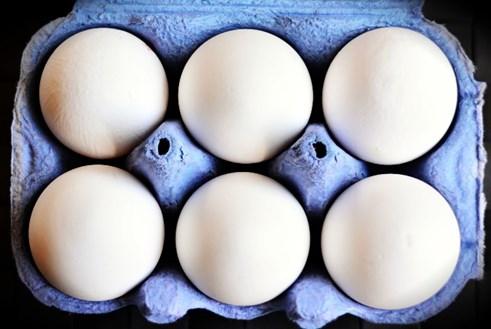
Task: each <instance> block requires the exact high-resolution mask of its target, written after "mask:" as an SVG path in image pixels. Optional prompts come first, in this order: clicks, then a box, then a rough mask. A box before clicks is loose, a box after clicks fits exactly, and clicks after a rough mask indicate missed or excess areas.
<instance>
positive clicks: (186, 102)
mask: <svg viewBox="0 0 491 329" xmlns="http://www.w3.org/2000/svg"><path fill="white" fill-rule="evenodd" d="M312 98H313V92H312V82H311V80H310V75H309V72H308V70H307V67H306V66H305V63H304V62H303V61H302V59H301V58H300V56H299V55H298V54H297V52H296V51H295V50H294V49H293V48H292V47H291V46H289V45H288V44H287V43H286V42H285V41H283V40H282V39H280V38H278V37H276V36H274V35H272V34H270V33H266V32H263V31H258V30H249V29H243V30H234V31H229V32H225V33H222V34H219V35H217V36H215V37H213V38H211V39H209V40H208V41H206V42H205V43H204V44H203V45H201V46H200V47H199V48H198V49H197V50H196V51H195V52H194V54H193V55H192V56H191V58H190V59H189V61H188V62H187V63H186V66H185V67H184V70H183V72H182V76H181V80H180V83H179V109H180V112H181V116H182V119H183V121H184V123H185V125H186V127H187V128H188V129H189V131H190V132H191V134H192V135H193V136H194V137H195V138H196V140H197V141H198V142H199V143H201V144H202V145H203V146H204V147H205V148H206V149H207V150H208V151H210V152H211V153H213V154H214V155H216V156H218V157H220V158H222V159H225V160H228V161H232V162H237V163H256V162H261V161H263V160H267V159H270V158H272V157H273V156H274V155H276V154H277V153H279V152H280V151H281V150H282V149H284V148H286V147H287V146H288V145H289V144H290V143H292V142H293V141H294V139H295V137H297V135H298V134H299V133H300V132H301V131H302V130H303V129H304V127H305V126H306V124H307V122H308V120H309V117H310V113H311V111H312Z"/></svg>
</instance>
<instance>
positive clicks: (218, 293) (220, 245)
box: [176, 172, 310, 306]
mask: <svg viewBox="0 0 491 329" xmlns="http://www.w3.org/2000/svg"><path fill="white" fill-rule="evenodd" d="M309 243H310V235H309V225H308V222H307V217H306V215H305V212H304V210H303V209H302V207H301V205H300V204H299V202H298V201H297V200H296V199H295V197H294V196H293V195H292V194H291V193H290V192H289V191H288V190H287V189H286V188H284V187H283V186H282V185H280V184H279V183H277V182H276V181H274V180H272V179H271V178H268V177H266V176H262V175H259V174H254V173H249V172H236V173H232V174H226V175H223V176H219V177H217V178H214V179H213V180H211V181H209V182H207V183H206V184H204V185H203V186H201V187H200V188H199V189H198V190H197V191H196V192H195V193H194V194H193V195H192V196H191V197H190V199H189V200H188V201H187V202H186V204H185V205H184V208H183V209H182V212H181V214H180V215H179V220H178V223H177V228H176V249H177V256H178V258H179V262H180V264H181V266H182V269H183V270H184V272H185V273H186V275H187V277H188V278H189V279H190V280H191V282H192V283H193V284H194V285H195V286H196V287H197V288H198V289H199V290H201V291H202V292H203V293H205V294H206V295H208V296H209V297H211V298H213V299H215V300H218V301H220V302H223V303H226V304H233V305H242V306H245V305H256V304H260V303H264V302H266V301H269V300H271V299H273V298H274V297H276V296H278V295H279V294H280V293H282V292H283V291H284V290H285V289H287V288H288V286H290V285H291V284H292V283H293V282H294V281H295V279H296V278H297V277H298V276H299V274H300V273H301V271H302V269H303V267H304V265H305V262H306V260H307V255H308V252H309Z"/></svg>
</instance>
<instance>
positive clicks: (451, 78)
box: [322, 27, 457, 165]
mask: <svg viewBox="0 0 491 329" xmlns="http://www.w3.org/2000/svg"><path fill="white" fill-rule="evenodd" d="M322 100H323V107H324V115H325V119H326V121H327V124H328V126H329V128H330V130H331V131H332V132H333V134H334V135H335V137H336V139H337V140H338V141H339V142H340V143H341V144H342V145H343V146H344V147H345V148H346V149H347V150H348V151H349V152H351V153H352V154H353V155H355V156H357V157H359V158H360V159H362V160H365V161H369V162H372V163H376V164H382V165H392V164H399V163H404V162H407V161H411V160H413V159H416V158H418V157H419V156H421V155H423V154H424V153H426V152H427V151H429V150H430V149H431V148H432V147H433V146H435V145H436V144H437V143H438V141H440V139H441V138H442V137H443V136H444V134H445V132H446V131H447V130H448V128H449V126H450V124H451V122H452V119H453V116H454V113H455V109H456V105H457V82H456V78H455V74H454V71H453V69H452V66H451V65H450V62H449V61H448V59H447V58H446V56H445V54H444V53H443V52H442V51H441V50H440V48H439V47H438V46H437V45H436V44H435V43H433V42H432V41H431V40H430V39H428V38H427V37H425V36H424V35H422V34H420V33H418V32H414V31H411V30H409V29H404V28H397V27H390V28H380V29H376V30H372V31H370V32H367V33H364V34H362V35H360V36H358V37H357V38H355V39H353V40H352V41H350V42H349V43H348V44H347V45H346V46H344V47H343V48H342V49H341V51H340V52H339V53H338V54H337V55H336V57H335V58H334V60H333V61H332V63H331V65H330V66H329V69H328V71H327V74H326V79H325V82H324V89H323V93H322Z"/></svg>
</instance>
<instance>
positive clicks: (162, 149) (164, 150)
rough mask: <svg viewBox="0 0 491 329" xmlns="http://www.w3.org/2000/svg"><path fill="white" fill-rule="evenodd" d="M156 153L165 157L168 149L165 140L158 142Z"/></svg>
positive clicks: (168, 144)
mask: <svg viewBox="0 0 491 329" xmlns="http://www.w3.org/2000/svg"><path fill="white" fill-rule="evenodd" d="M157 149H158V152H159V154H160V155H166V154H167V152H169V149H170V142H169V140H168V139H167V138H161V139H160V141H159V146H158V148H157Z"/></svg>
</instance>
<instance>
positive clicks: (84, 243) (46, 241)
mask: <svg viewBox="0 0 491 329" xmlns="http://www.w3.org/2000/svg"><path fill="white" fill-rule="evenodd" d="M163 242H164V222H163V218H162V212H161V210H160V207H159V205H158V204H157V202H156V201H155V199H154V198H153V196H152V194H151V193H150V192H149V191H148V190H147V189H146V188H145V186H144V185H143V184H142V183H140V182H139V181H138V180H137V179H136V178H134V177H133V176H131V175H130V174H129V173H127V172H126V171H124V170H121V169H118V168H115V167H110V166H104V165H91V166H84V167H79V168H76V169H73V170H71V171H69V172H67V173H65V174H63V175H61V176H60V177H58V178H57V179H55V180H54V181H53V182H52V183H51V184H49V185H48V187H47V188H46V189H45V190H44V191H43V192H42V194H41V196H40V197H39V199H38V200H37V202H36V204H35V206H34V209H33V211H32V214H31V220H30V223H29V244H30V248H31V253H32V256H33V258H34V262H35V263H36V265H37V268H38V269H39V271H40V272H41V274H42V275H43V276H44V277H45V278H46V280H47V281H48V282H49V283H51V284H52V285H53V286H54V287H55V288H57V289H59V290H61V291H62V292H64V293H66V294H67V295H70V296H72V297H75V298H79V299H83V300H90V301H103V300H109V299H113V298H116V297H120V296H122V295H123V294H125V293H126V292H128V291H129V290H130V289H132V288H134V287H135V286H136V285H137V284H138V283H140V282H141V281H142V280H143V279H145V278H146V277H147V276H148V275H149V274H150V273H151V272H152V270H153V269H154V267H155V266H156V264H157V262H158V260H159V258H160V254H161V252H162V247H163Z"/></svg>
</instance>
